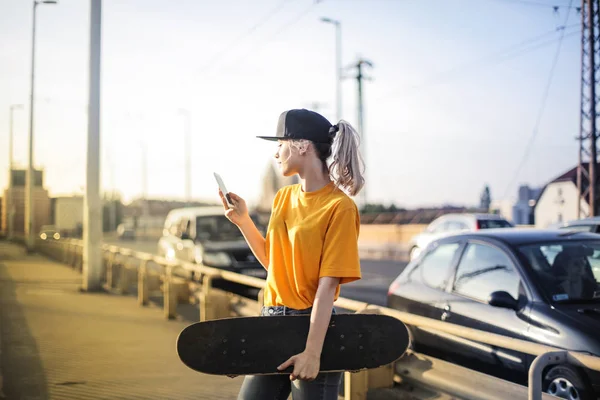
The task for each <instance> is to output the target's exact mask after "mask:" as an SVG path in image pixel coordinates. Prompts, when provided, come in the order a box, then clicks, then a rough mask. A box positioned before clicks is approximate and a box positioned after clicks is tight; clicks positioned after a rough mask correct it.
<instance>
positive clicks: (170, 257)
mask: <svg viewBox="0 0 600 400" xmlns="http://www.w3.org/2000/svg"><path fill="white" fill-rule="evenodd" d="M165 258H166V259H167V260H174V259H175V250H173V249H171V248H169V249H167V252H166V253H165Z"/></svg>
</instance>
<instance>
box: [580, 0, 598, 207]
mask: <svg viewBox="0 0 600 400" xmlns="http://www.w3.org/2000/svg"><path fill="white" fill-rule="evenodd" d="M599 15H600V0H582V7H581V27H582V29H581V103H580V104H581V115H580V127H579V129H580V130H579V138H578V140H579V158H578V161H579V164H578V167H577V189H578V192H579V196H580V198H579V201H578V202H577V215H578V217H579V218H583V217H586V216H590V217H592V216H597V215H598V214H599V205H600V204H599V203H600V202H599V198H598V195H599V194H600V191H599V190H598V171H597V168H596V166H597V162H598V152H597V143H596V142H597V138H598V131H597V125H596V122H597V121H596V118H597V112H596V106H597V103H598V98H597V95H598V93H599V91H598V90H597V89H599V88H598V84H599V82H600V80H599V79H598V77H597V73H598V71H597V65H596V57H598V56H599V54H600V50H598V42H599V40H598V37H597V34H598V32H600V17H599ZM586 164H587V168H586ZM586 200H587V203H588V205H589V212H588V213H587V215H586V214H585V213H584V212H583V210H582V209H581V203H582V201H583V202H585V201H586Z"/></svg>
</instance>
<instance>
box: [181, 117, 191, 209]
mask: <svg viewBox="0 0 600 400" xmlns="http://www.w3.org/2000/svg"><path fill="white" fill-rule="evenodd" d="M179 113H180V114H181V115H183V118H184V120H183V123H184V128H183V129H184V146H185V149H184V151H185V202H186V203H187V205H188V206H189V205H190V203H191V201H192V155H191V151H192V149H191V147H192V133H191V131H190V111H189V110H187V109H185V108H180V109H179Z"/></svg>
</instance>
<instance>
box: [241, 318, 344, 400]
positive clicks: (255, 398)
mask: <svg viewBox="0 0 600 400" xmlns="http://www.w3.org/2000/svg"><path fill="white" fill-rule="evenodd" d="M311 311H312V309H310V308H308V309H306V310H294V309H292V308H288V307H263V309H262V311H261V315H263V316H271V315H302V314H310V313H311ZM333 313H334V314H335V310H334V311H333ZM284 361H285V360H281V362H282V363H283V362H284ZM341 379H342V373H341V372H327V373H320V374H319V375H317V377H316V378H315V380H313V381H310V382H309V381H303V380H300V379H296V380H295V381H293V382H292V381H290V376H289V375H288V374H282V375H253V376H246V377H245V378H244V382H243V383H242V387H241V389H240V393H239V395H238V400H286V399H287V398H288V397H289V395H290V393H292V399H293V400H337V399H338V392H339V386H340V382H341Z"/></svg>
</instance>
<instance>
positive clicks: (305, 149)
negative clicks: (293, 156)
mask: <svg viewBox="0 0 600 400" xmlns="http://www.w3.org/2000/svg"><path fill="white" fill-rule="evenodd" d="M309 149H310V143H307V142H304V143H302V145H301V146H300V148H299V149H298V153H299V154H300V155H301V156H305V155H306V153H308V150H309Z"/></svg>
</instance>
